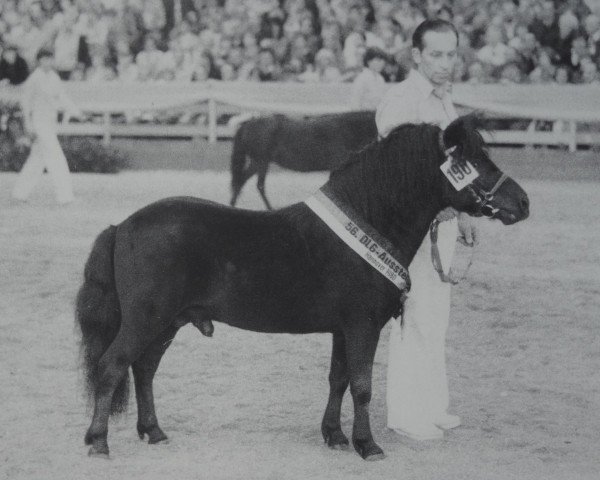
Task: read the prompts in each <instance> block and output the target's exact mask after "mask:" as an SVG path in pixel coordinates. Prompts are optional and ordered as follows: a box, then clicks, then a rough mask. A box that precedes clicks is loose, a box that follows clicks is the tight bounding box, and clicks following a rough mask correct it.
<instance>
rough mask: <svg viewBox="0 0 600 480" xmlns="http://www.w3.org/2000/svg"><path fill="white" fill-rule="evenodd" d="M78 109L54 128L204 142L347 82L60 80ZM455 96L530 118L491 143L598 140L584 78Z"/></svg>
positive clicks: (334, 96) (342, 105)
mask: <svg viewBox="0 0 600 480" xmlns="http://www.w3.org/2000/svg"><path fill="white" fill-rule="evenodd" d="M65 86H66V89H67V92H68V94H69V95H70V96H71V98H73V100H74V101H75V103H77V104H78V105H79V106H80V107H81V109H82V110H83V111H85V112H87V113H91V114H95V115H97V116H99V118H100V120H101V121H99V122H94V123H72V122H71V123H62V124H60V126H59V133H60V134H61V135H93V136H98V137H101V138H103V140H104V142H106V143H109V142H110V140H111V138H113V137H132V136H136V137H137V136H141V137H183V138H196V137H204V138H207V139H208V140H209V141H211V142H215V141H216V140H217V138H231V137H232V135H233V134H234V130H235V127H234V126H231V125H222V124H219V123H218V119H219V118H222V117H223V115H233V114H236V113H241V112H255V113H264V112H280V113H285V114H288V115H294V116H312V115H318V114H325V113H333V112H341V111H348V110H350V107H349V105H348V104H347V99H348V98H350V88H351V85H350V84H347V83H342V84H300V83H279V82H274V83H257V82H216V81H208V82H202V83H163V84H158V83H144V84H123V83H115V82H107V83H100V84H89V83H85V82H82V83H79V82H72V83H66V84H65ZM20 95H21V91H20V89H19V88H14V87H4V88H1V89H0V101H5V102H6V101H8V102H18V101H19V98H20ZM453 95H454V99H455V102H456V104H457V105H458V106H462V107H463V109H467V110H473V109H477V110H481V111H484V112H487V113H488V114H491V115H493V116H494V117H496V118H520V119H528V120H531V123H530V128H527V129H525V130H495V131H493V132H490V133H491V134H490V136H489V137H488V141H490V142H492V143H495V144H519V145H528V144H543V145H565V146H568V147H569V149H570V150H575V149H576V148H577V146H578V145H593V144H600V131H598V132H595V131H594V130H593V129H592V130H591V131H589V129H588V130H587V131H582V130H581V129H580V131H578V124H580V123H584V122H585V123H594V124H598V125H600V86H596V85H590V86H582V85H566V86H559V85H535V86H534V85H512V86H506V85H477V86H473V85H465V84H458V85H455V86H454V93H453ZM183 110H191V111H194V112H196V113H198V114H201V115H202V116H201V117H200V118H201V119H202V120H201V121H199V122H196V123H193V124H189V123H187V124H164V123H159V124H152V123H150V124H148V123H146V124H141V123H131V122H126V123H113V122H111V116H112V115H114V114H124V115H125V116H131V115H132V114H133V113H134V112H135V113H140V112H168V111H183ZM539 120H545V121H551V122H554V128H553V129H552V131H538V130H536V128H535V126H536V124H537V121H539Z"/></svg>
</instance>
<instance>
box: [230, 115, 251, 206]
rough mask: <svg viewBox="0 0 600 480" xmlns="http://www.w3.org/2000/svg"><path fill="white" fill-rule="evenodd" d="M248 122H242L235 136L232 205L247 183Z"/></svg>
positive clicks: (232, 164)
mask: <svg viewBox="0 0 600 480" xmlns="http://www.w3.org/2000/svg"><path fill="white" fill-rule="evenodd" d="M245 137H246V123H242V124H241V125H240V126H239V128H238V129H237V131H236V132H235V136H234V137H233V150H232V152H231V193H232V200H231V204H232V206H233V205H234V204H235V201H236V200H237V197H238V195H239V194H240V191H241V189H242V187H243V186H244V184H245V183H246V180H247V178H246V175H245V169H246V138H245Z"/></svg>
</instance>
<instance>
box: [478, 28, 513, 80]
mask: <svg viewBox="0 0 600 480" xmlns="http://www.w3.org/2000/svg"><path fill="white" fill-rule="evenodd" d="M485 40H486V43H485V45H484V46H483V47H481V48H480V49H479V51H478V52H477V58H478V59H479V61H480V62H481V63H483V64H484V65H485V66H487V68H488V69H489V70H490V71H494V70H497V69H498V70H499V69H500V68H501V67H503V66H504V65H506V64H507V63H508V62H509V61H511V60H512V59H513V58H514V51H513V49H512V48H510V47H509V46H507V45H505V44H504V43H502V31H501V30H500V29H499V28H498V27H497V26H495V25H490V26H489V27H488V29H487V30H486V35H485Z"/></svg>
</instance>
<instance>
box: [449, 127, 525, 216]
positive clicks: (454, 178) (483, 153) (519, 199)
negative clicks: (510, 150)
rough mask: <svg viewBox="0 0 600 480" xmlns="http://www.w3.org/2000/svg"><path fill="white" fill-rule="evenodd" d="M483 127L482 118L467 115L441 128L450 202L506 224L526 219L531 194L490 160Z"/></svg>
mask: <svg viewBox="0 0 600 480" xmlns="http://www.w3.org/2000/svg"><path fill="white" fill-rule="evenodd" d="M480 126H481V117H479V116H477V115H467V116H464V117H460V118H458V119H456V120H454V121H453V122H452V123H451V124H450V125H448V127H447V128H446V129H445V130H442V131H440V135H439V147H440V149H441V150H442V151H443V152H444V156H445V161H444V162H443V164H442V166H441V170H442V172H443V174H444V175H445V177H446V182H445V196H446V198H447V201H448V202H449V203H450V205H452V206H453V207H454V208H456V209H457V210H459V211H463V212H466V213H468V214H470V215H473V216H486V217H489V218H494V219H498V220H500V221H501V222H502V223H504V224H505V225H510V224H513V223H516V222H518V221H520V220H524V219H526V218H527V217H528V216H529V199H528V198H527V194H526V193H525V191H524V190H523V189H522V188H521V187H520V186H519V184H517V182H515V181H514V180H513V179H512V178H510V177H508V176H507V175H505V174H504V173H503V172H502V171H501V170H500V169H499V168H498V167H497V166H496V165H495V164H494V162H492V161H491V160H490V157H489V155H488V152H487V150H486V148H485V142H484V140H483V138H482V136H481V134H480V133H479V131H478V130H477V128H478V127H480Z"/></svg>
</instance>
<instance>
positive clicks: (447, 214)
mask: <svg viewBox="0 0 600 480" xmlns="http://www.w3.org/2000/svg"><path fill="white" fill-rule="evenodd" d="M457 213H458V212H457V211H456V210H455V209H454V208H452V207H446V208H444V209H443V210H442V211H441V212H440V213H438V214H437V217H435V219H436V220H437V221H438V222H447V221H448V220H452V219H453V218H454V217H456V214H457Z"/></svg>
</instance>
